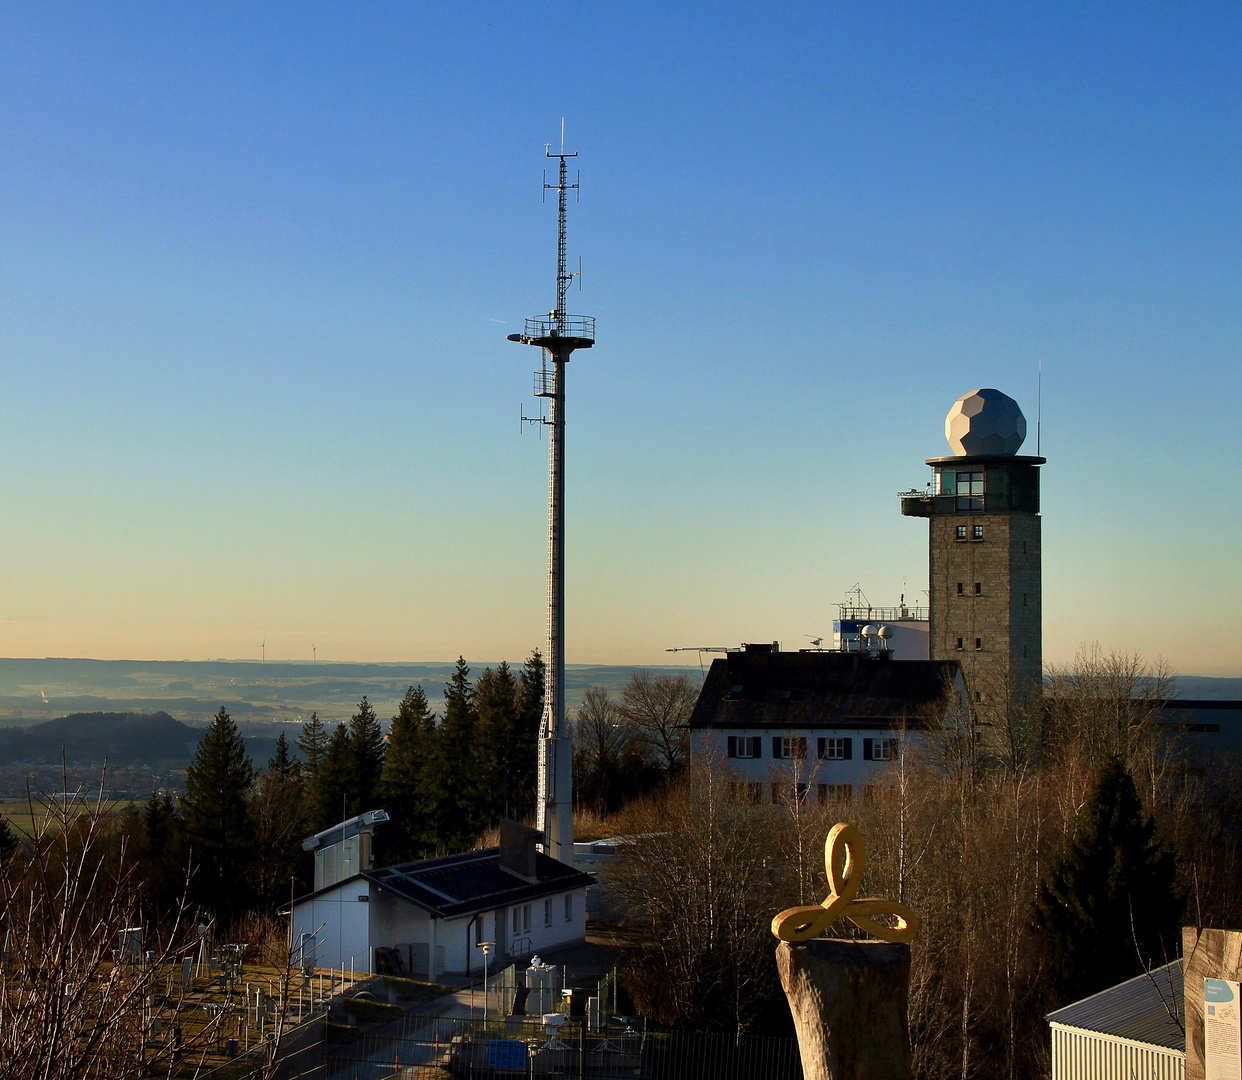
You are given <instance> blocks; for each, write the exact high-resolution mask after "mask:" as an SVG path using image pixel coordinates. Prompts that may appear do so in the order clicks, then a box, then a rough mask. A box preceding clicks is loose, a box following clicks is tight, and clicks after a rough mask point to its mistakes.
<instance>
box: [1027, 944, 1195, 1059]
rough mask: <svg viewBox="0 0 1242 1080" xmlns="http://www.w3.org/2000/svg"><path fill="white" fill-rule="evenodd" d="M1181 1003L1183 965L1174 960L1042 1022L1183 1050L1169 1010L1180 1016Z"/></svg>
mask: <svg viewBox="0 0 1242 1080" xmlns="http://www.w3.org/2000/svg"><path fill="white" fill-rule="evenodd" d="M1181 1002H1182V962H1181V961H1180V960H1174V961H1173V962H1172V963H1170V964H1165V965H1164V967H1158V968H1156V969H1155V970H1154V971H1152V973H1151V974H1150V975H1139V976H1138V977H1136V978H1133V979H1129V980H1127V981H1126V982H1123V983H1118V984H1117V985H1116V986H1110V987H1109V988H1108V989H1107V990H1101V991H1100V992H1099V993H1098V994H1092V995H1091V996H1090V997H1089V998H1083V999H1082V1001H1075V1002H1074V1004H1073V1005H1066V1006H1065V1007H1064V1008H1063V1009H1057V1011H1056V1012H1050V1013H1049V1014H1048V1015H1047V1016H1046V1017H1044V1019H1045V1020H1047V1021H1049V1022H1050V1023H1053V1024H1062V1025H1064V1026H1065V1027H1072V1028H1081V1029H1082V1030H1084V1031H1095V1032H1098V1033H1099V1034H1101V1035H1114V1036H1116V1037H1117V1038H1119V1039H1132V1040H1133V1041H1134V1042H1141V1043H1147V1044H1148V1045H1149V1046H1163V1047H1165V1048H1166V1049H1169V1050H1182V1051H1184V1050H1185V1049H1186V1036H1185V1034H1184V1033H1183V1032H1182V1029H1181V1028H1180V1027H1178V1026H1177V1023H1176V1021H1174V1019H1173V1017H1172V1016H1171V1015H1169V1013H1170V1010H1171V1009H1174V1010H1177V1012H1178V1013H1179V1014H1180V1012H1181V1008H1180V1006H1181Z"/></svg>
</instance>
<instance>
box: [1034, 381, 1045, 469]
mask: <svg viewBox="0 0 1242 1080" xmlns="http://www.w3.org/2000/svg"><path fill="white" fill-rule="evenodd" d="M1035 387H1036V389H1035V456H1036V457H1042V455H1041V454H1040V452H1039V451H1040V442H1041V438H1040V436H1041V435H1042V434H1043V432H1042V431H1041V430H1040V429H1041V428H1042V427H1043V425H1044V361H1043V358H1042V357H1041V358H1040V361H1039V376H1038V379H1037V381H1036V383H1035Z"/></svg>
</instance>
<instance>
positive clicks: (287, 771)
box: [267, 731, 301, 783]
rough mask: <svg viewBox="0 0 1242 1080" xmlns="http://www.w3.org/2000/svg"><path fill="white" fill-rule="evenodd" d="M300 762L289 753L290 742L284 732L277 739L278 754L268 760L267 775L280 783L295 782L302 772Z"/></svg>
mask: <svg viewBox="0 0 1242 1080" xmlns="http://www.w3.org/2000/svg"><path fill="white" fill-rule="evenodd" d="M299 764H300V762H298V761H296V760H294V758H293V756H292V755H291V754H290V753H289V740H288V739H286V738H285V733H284V732H283V731H282V732H281V733H280V735H279V736H278V737H277V739H276V752H275V753H274V754H273V755H272V756H271V757H270V758H268V759H267V774H268V776H270V777H272V778H273V779H275V780H277V781H279V782H280V783H285V782H287V781H290V780H295V779H297V777H298V774H299V773H300V772H301V770H300V769H299V768H298V766H299Z"/></svg>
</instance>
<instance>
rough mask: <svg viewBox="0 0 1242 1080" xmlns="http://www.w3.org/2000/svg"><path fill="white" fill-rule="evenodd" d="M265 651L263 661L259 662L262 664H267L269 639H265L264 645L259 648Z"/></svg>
mask: <svg viewBox="0 0 1242 1080" xmlns="http://www.w3.org/2000/svg"><path fill="white" fill-rule="evenodd" d="M259 648H260V649H262V650H263V659H262V660H260V661H259V663H261V664H266V663H267V638H264V639H263V644H262V645H260V646H259Z"/></svg>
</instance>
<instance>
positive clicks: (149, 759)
mask: <svg viewBox="0 0 1242 1080" xmlns="http://www.w3.org/2000/svg"><path fill="white" fill-rule="evenodd" d="M201 737H202V730H201V729H196V728H192V727H189V726H188V725H186V724H183V723H182V722H181V721H180V720H175V719H174V718H173V717H171V716H169V715H168V713H166V712H155V713H135V712H125V713H108V712H92V713H74V714H73V715H72V716H62V717H61V718H60V719H58V720H45V721H44V722H43V723H41V724H31V725H30V726H29V727H18V728H7V729H5V730H3V731H0V765H10V764H12V763H13V762H15V761H46V762H57V761H59V760H60V755H61V747H64V752H65V757H66V759H67V761H68V763H69V764H70V765H87V764H90V763H91V762H102V761H103V760H104V759H105V758H107V759H108V762H109V764H111V765H113V766H123V765H156V764H161V765H165V766H173V767H176V766H182V765H185V764H186V763H187V762H188V761H189V760H190V758H191V757H193V756H194V748H195V746H197V745H198V740H199V739H200V738H201Z"/></svg>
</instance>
